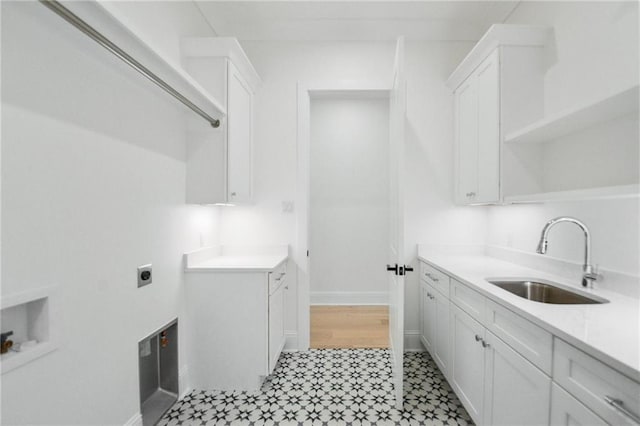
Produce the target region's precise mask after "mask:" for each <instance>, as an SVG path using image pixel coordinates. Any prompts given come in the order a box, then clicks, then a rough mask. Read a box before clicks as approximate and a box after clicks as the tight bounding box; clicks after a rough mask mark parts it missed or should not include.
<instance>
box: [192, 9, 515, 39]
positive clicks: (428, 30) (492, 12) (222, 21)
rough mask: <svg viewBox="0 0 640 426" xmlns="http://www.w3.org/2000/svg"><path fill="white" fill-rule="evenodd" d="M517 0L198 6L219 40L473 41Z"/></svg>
mask: <svg viewBox="0 0 640 426" xmlns="http://www.w3.org/2000/svg"><path fill="white" fill-rule="evenodd" d="M518 3H519V1H500V0H497V1H491V0H479V1H457V0H448V1H432V0H429V1H415V0H414V1H357V0H351V1H302V0H290V1H246V0H236V1H207V0H196V4H197V5H198V7H199V8H200V10H201V11H202V13H203V15H204V16H205V18H206V19H207V20H208V21H209V23H210V24H211V26H212V27H213V29H214V30H215V31H216V33H217V34H218V35H219V36H233V37H237V38H238V39H240V40H305V41H309V40H327V41H328V40H394V39H396V38H397V37H398V36H399V35H404V36H406V37H407V38H408V39H417V40H432V41H441V40H454V41H469V40H472V41H475V40H478V39H479V38H480V37H481V36H482V35H483V34H484V32H485V31H486V30H487V29H488V28H489V27H490V26H491V25H492V24H495V23H502V22H504V20H505V19H506V18H507V17H508V16H509V15H510V14H511V12H512V11H513V10H514V9H515V8H516V6H517V5H518Z"/></svg>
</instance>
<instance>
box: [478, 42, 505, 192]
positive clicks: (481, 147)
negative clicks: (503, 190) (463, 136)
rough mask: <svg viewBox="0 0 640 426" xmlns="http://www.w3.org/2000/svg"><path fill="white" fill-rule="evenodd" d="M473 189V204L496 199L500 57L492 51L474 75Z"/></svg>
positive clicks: (498, 176)
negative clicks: (474, 150)
mask: <svg viewBox="0 0 640 426" xmlns="http://www.w3.org/2000/svg"><path fill="white" fill-rule="evenodd" d="M475 84H476V94H477V99H478V106H477V114H478V124H477V132H478V134H477V143H478V146H477V150H476V153H477V159H476V161H477V173H478V176H477V179H478V182H477V188H478V191H477V192H478V193H477V195H476V197H475V200H474V201H476V202H483V203H487V202H496V201H498V200H499V197H500V191H499V189H500V187H499V185H500V56H499V51H498V49H496V50H495V51H494V52H493V53H492V54H491V55H490V56H489V57H488V58H487V59H485V60H484V62H482V64H480V66H479V67H478V70H477V71H476V80H475Z"/></svg>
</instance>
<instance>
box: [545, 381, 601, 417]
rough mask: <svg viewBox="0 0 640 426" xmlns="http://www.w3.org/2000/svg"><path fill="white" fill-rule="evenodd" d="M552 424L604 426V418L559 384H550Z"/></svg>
mask: <svg viewBox="0 0 640 426" xmlns="http://www.w3.org/2000/svg"><path fill="white" fill-rule="evenodd" d="M549 424H550V425H553V426H596V425H597V426H601V425H602V426H604V425H606V424H607V423H605V421H604V420H602V419H601V418H600V417H598V416H596V415H595V414H594V412H593V411H591V410H589V409H588V408H587V407H585V406H584V405H583V404H582V403H581V402H580V401H578V400H577V399H575V398H574V397H572V396H571V395H569V394H568V393H567V392H566V391H565V390H564V389H562V388H561V387H560V386H558V385H556V384H555V383H553V384H552V385H551V416H550V420H549Z"/></svg>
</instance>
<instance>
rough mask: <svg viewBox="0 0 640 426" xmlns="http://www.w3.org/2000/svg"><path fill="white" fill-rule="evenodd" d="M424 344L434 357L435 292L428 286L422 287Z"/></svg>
mask: <svg viewBox="0 0 640 426" xmlns="http://www.w3.org/2000/svg"><path fill="white" fill-rule="evenodd" d="M421 287H422V289H423V295H422V307H423V310H422V318H421V319H422V321H421V323H422V344H423V345H424V347H425V348H426V349H427V350H428V351H429V353H430V354H431V355H432V356H435V355H434V354H435V351H434V333H435V327H436V309H435V296H434V295H433V294H434V293H435V290H434V289H433V288H432V287H431V286H428V285H422V286H421Z"/></svg>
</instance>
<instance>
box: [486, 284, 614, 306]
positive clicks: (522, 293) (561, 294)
mask: <svg viewBox="0 0 640 426" xmlns="http://www.w3.org/2000/svg"><path fill="white" fill-rule="evenodd" d="M487 281H488V282H489V283H491V284H493V285H495V286H498V287H500V288H501V289H503V290H506V291H508V292H510V293H513V294H515V295H516V296H519V297H522V298H523V299H528V300H532V301H534V302H540V303H553V304H558V305H581V304H597V303H607V302H609V301H608V300H606V299H603V298H600V297H596V296H593V295H586V294H581V293H578V292H576V291H573V290H569V289H566V288H563V287H561V286H559V285H558V284H555V283H550V282H548V281H546V282H545V281H543V280H540V279H529V278H487Z"/></svg>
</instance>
